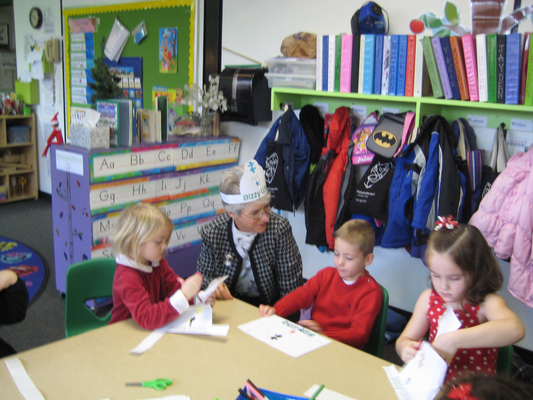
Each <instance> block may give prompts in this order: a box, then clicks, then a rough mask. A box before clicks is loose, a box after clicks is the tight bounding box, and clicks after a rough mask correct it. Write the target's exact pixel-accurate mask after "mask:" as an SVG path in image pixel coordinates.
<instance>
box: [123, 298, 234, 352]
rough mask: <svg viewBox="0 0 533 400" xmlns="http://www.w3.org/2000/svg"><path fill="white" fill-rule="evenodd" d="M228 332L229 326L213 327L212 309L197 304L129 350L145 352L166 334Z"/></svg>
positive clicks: (221, 334) (215, 333) (225, 333)
mask: <svg viewBox="0 0 533 400" xmlns="http://www.w3.org/2000/svg"><path fill="white" fill-rule="evenodd" d="M228 330H229V325H213V309H212V308H211V306H210V305H209V304H199V305H196V306H192V307H189V308H188V309H187V310H186V311H185V312H183V314H181V315H180V316H179V317H178V318H176V319H175V320H174V321H172V322H169V323H168V324H166V325H164V326H162V327H161V328H158V329H155V330H154V331H152V333H150V334H149V335H148V336H147V337H146V338H145V339H144V340H143V341H142V342H141V343H139V345H138V346H137V347H135V348H134V349H132V350H130V353H133V354H142V353H144V352H146V351H147V350H149V349H150V348H151V347H152V346H153V345H154V344H156V343H157V341H158V340H159V339H161V338H162V337H163V335H164V334H165V333H167V332H170V333H185V334H191V335H211V336H227V334H228Z"/></svg>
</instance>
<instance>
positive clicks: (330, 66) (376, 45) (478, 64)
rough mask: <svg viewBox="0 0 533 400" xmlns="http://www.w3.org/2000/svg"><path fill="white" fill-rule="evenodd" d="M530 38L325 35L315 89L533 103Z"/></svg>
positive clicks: (320, 44)
mask: <svg viewBox="0 0 533 400" xmlns="http://www.w3.org/2000/svg"><path fill="white" fill-rule="evenodd" d="M522 36H523V39H522ZM529 38H530V33H525V34H523V35H522V34H520V33H510V34H507V35H496V34H491V35H487V34H478V35H472V34H468V35H463V36H451V37H430V36H421V35H377V34H363V35H322V36H319V37H318V38H317V68H316V90H321V91H330V92H335V91H337V92H347V93H350V92H351V93H361V94H379V95H388V96H414V97H421V96H427V95H433V96H434V97H435V98H444V99H453V100H464V101H480V102H492V103H504V104H525V105H533V61H531V62H529V59H530V58H533V54H531V55H530V53H529V40H530V39H529Z"/></svg>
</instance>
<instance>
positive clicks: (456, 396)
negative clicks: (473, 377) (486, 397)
mask: <svg viewBox="0 0 533 400" xmlns="http://www.w3.org/2000/svg"><path fill="white" fill-rule="evenodd" d="M471 392H472V384H471V383H461V384H460V385H459V386H454V387H453V388H452V389H451V390H450V393H448V396H447V397H448V398H449V399H450V400H479V399H478V398H477V397H476V396H471V395H470V393H471Z"/></svg>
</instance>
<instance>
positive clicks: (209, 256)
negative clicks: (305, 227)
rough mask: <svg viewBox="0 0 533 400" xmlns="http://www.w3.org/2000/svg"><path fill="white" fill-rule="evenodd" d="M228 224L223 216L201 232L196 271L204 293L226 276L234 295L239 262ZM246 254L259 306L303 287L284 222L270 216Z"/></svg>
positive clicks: (289, 230)
mask: <svg viewBox="0 0 533 400" xmlns="http://www.w3.org/2000/svg"><path fill="white" fill-rule="evenodd" d="M232 223H233V220H232V219H231V217H230V216H229V214H228V213H224V214H222V215H220V216H219V217H217V218H216V219H215V220H213V221H212V222H211V223H209V224H208V225H206V226H205V227H204V228H203V229H202V232H201V235H202V250H201V252H200V256H199V257H198V264H197V270H198V271H199V272H200V273H201V274H202V275H203V278H204V283H203V287H202V288H204V289H205V287H206V286H207V285H208V284H209V282H211V281H212V280H213V279H214V278H216V277H219V276H223V275H229V276H228V278H227V279H226V284H227V286H228V288H229V290H230V291H231V293H232V294H234V293H235V292H234V291H235V287H236V286H237V281H238V279H239V274H240V272H241V268H242V258H241V256H240V255H239V253H238V252H237V250H236V248H235V244H234V241H233V233H232V229H231V226H232ZM248 253H249V255H250V263H251V266H252V271H253V274H254V279H255V282H256V285H257V289H258V291H259V295H260V297H261V303H262V304H268V305H271V306H272V305H274V303H275V302H276V301H278V300H279V299H280V298H281V297H283V296H285V295H286V294H287V293H289V292H291V291H293V290H294V289H296V288H298V287H300V286H302V285H303V277H302V257H301V255H300V251H299V250H298V246H297V244H296V241H295V240H294V236H293V235H292V228H291V225H290V223H289V222H288V221H287V220H286V219H285V218H283V217H281V216H279V215H278V214H276V213H273V212H271V213H270V221H269V223H268V225H267V229H266V231H265V232H264V233H261V234H259V235H257V236H256V237H255V239H254V242H253V243H252V246H251V247H250V250H249V252H248Z"/></svg>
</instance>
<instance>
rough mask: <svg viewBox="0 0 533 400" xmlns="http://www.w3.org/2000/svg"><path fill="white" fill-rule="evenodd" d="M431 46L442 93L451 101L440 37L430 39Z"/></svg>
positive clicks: (451, 95)
mask: <svg viewBox="0 0 533 400" xmlns="http://www.w3.org/2000/svg"><path fill="white" fill-rule="evenodd" d="M431 46H433V53H434V54H435V62H436V63H437V69H438V71H439V77H440V83H441V84H442V90H443V92H444V98H445V99H447V100H449V99H453V94H452V87H451V86H450V78H449V77H448V70H447V69H446V62H445V61H444V53H443V52H442V46H441V44H440V37H438V36H434V37H432V38H431Z"/></svg>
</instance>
